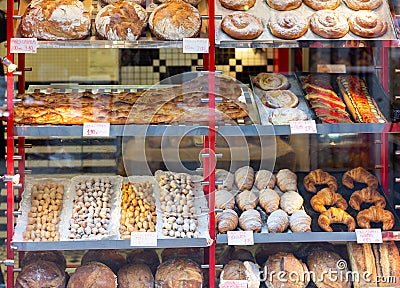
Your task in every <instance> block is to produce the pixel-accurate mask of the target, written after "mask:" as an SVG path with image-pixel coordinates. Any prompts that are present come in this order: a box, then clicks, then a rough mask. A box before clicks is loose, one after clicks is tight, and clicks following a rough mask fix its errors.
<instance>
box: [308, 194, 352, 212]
mask: <svg viewBox="0 0 400 288" xmlns="http://www.w3.org/2000/svg"><path fill="white" fill-rule="evenodd" d="M310 204H311V207H312V208H313V209H314V211H316V212H320V213H321V212H324V211H326V210H327V209H326V208H325V206H336V207H338V208H340V209H343V210H346V209H347V207H348V205H347V202H346V199H344V198H343V196H342V195H341V194H339V193H336V192H335V191H333V190H331V189H330V188H324V189H322V190H321V191H319V192H318V193H317V195H314V196H313V197H312V198H311V200H310Z"/></svg>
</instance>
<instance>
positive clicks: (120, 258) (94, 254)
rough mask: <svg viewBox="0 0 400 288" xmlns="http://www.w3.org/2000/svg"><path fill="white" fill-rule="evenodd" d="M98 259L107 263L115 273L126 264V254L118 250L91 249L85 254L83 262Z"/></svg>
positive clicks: (97, 260)
mask: <svg viewBox="0 0 400 288" xmlns="http://www.w3.org/2000/svg"><path fill="white" fill-rule="evenodd" d="M92 261H96V262H101V263H103V264H105V265H107V266H108V267H109V268H111V270H112V271H113V272H114V274H117V272H118V270H119V269H120V268H121V267H122V266H124V265H125V256H124V255H122V254H121V253H120V252H118V251H117V250H113V249H109V250H89V251H87V252H86V253H85V254H84V255H83V256H82V260H81V264H82V265H84V264H86V263H89V262H92Z"/></svg>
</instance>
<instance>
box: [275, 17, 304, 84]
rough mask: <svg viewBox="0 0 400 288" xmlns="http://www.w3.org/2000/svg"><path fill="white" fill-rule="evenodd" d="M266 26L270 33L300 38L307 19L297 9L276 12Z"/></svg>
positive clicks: (281, 36)
mask: <svg viewBox="0 0 400 288" xmlns="http://www.w3.org/2000/svg"><path fill="white" fill-rule="evenodd" d="M268 27H269V29H270V30H271V33H272V35H274V36H276V37H278V38H281V39H287V40H292V39H297V38H300V37H301V36H303V35H304V34H305V33H306V32H307V30H308V21H307V20H306V18H305V17H304V16H303V15H302V14H301V13H300V12H297V11H284V12H276V13H273V14H272V15H271V17H270V18H269V20H268ZM284 89H287V88H284Z"/></svg>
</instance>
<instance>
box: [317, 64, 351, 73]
mask: <svg viewBox="0 0 400 288" xmlns="http://www.w3.org/2000/svg"><path fill="white" fill-rule="evenodd" d="M317 72H319V73H346V65H344V64H318V65H317Z"/></svg>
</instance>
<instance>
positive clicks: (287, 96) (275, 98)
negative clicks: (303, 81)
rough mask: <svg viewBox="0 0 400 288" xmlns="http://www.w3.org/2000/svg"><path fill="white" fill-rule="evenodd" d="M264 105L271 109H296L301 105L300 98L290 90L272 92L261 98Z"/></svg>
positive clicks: (267, 92)
mask: <svg viewBox="0 0 400 288" xmlns="http://www.w3.org/2000/svg"><path fill="white" fill-rule="evenodd" d="M261 101H262V103H263V104H264V105H265V106H267V107H270V108H283V107H290V108H295V107H297V105H299V98H298V97H297V96H296V94H294V93H293V92H292V91H290V90H270V91H266V92H264V93H263V94H262V96H261Z"/></svg>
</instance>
